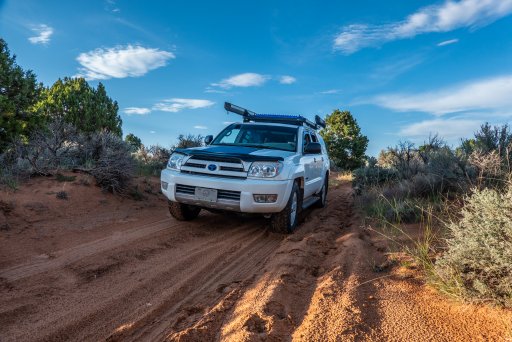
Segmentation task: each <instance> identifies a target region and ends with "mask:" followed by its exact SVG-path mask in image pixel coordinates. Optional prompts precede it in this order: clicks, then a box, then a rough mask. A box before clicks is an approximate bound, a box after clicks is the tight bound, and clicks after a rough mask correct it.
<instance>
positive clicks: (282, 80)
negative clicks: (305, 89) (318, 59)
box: [279, 75, 297, 84]
mask: <svg viewBox="0 0 512 342" xmlns="http://www.w3.org/2000/svg"><path fill="white" fill-rule="evenodd" d="M295 82H297V79H296V78H295V77H293V76H289V75H284V76H281V77H279V83H281V84H292V83H295Z"/></svg>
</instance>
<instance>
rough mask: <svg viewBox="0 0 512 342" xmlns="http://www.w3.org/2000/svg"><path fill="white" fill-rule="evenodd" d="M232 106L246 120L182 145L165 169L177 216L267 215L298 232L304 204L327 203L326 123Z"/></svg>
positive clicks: (276, 226) (278, 226) (276, 225)
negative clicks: (202, 142)
mask: <svg viewBox="0 0 512 342" xmlns="http://www.w3.org/2000/svg"><path fill="white" fill-rule="evenodd" d="M224 107H225V108H226V110H228V111H231V112H233V113H237V114H240V115H242V116H243V119H244V120H243V121H244V122H240V123H233V124H231V125H229V126H227V127H226V128H225V129H224V130H223V131H222V132H220V134H219V135H218V136H217V137H216V138H215V139H213V136H207V137H206V138H205V143H206V146H205V147H197V148H187V149H176V150H175V151H174V153H173V154H172V155H171V157H170V159H169V163H168V164H167V168H166V169H164V170H163V171H162V174H161V186H162V193H163V194H164V195H165V196H166V197H167V198H168V199H169V211H170V213H171V214H172V216H173V217H174V218H176V219H178V220H192V219H194V218H196V217H197V216H198V214H199V212H200V211H201V209H207V210H210V211H234V212H242V213H260V214H264V215H265V216H267V217H270V224H271V228H272V229H273V230H274V231H277V232H283V233H291V232H292V231H293V230H294V229H295V227H296V226H297V222H298V215H299V213H300V211H301V210H302V209H304V208H306V207H309V206H311V205H313V204H316V205H317V206H320V207H324V206H325V204H326V196H327V190H328V184H329V156H328V154H327V149H326V147H325V143H324V141H323V140H322V138H321V137H320V135H319V134H317V133H316V129H317V128H319V127H320V126H322V127H325V123H324V122H323V120H321V119H320V118H319V117H318V116H317V117H316V123H312V122H310V121H309V120H307V119H305V118H304V117H302V116H284V115H267V114H256V113H253V112H250V111H248V110H246V109H243V108H241V107H238V106H234V105H232V104H230V103H226V104H225V105H224Z"/></svg>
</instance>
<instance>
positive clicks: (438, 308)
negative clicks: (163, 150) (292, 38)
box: [0, 176, 512, 341]
mask: <svg viewBox="0 0 512 342" xmlns="http://www.w3.org/2000/svg"><path fill="white" fill-rule="evenodd" d="M79 177H81V176H79ZM145 186H146V187H147V188H148V189H146V190H147V191H148V193H145V195H146V197H147V198H146V199H145V200H144V201H139V202H137V201H133V200H129V199H121V198H119V197H116V196H113V195H110V194H102V193H101V191H100V190H99V189H98V188H96V187H94V186H84V185H81V184H80V183H79V182H78V181H76V182H74V183H65V184H63V183H58V182H56V181H55V180H52V179H37V180H33V181H31V182H30V183H29V184H26V185H23V186H22V187H21V188H20V189H19V190H18V191H17V192H16V193H12V192H6V191H3V192H1V193H0V200H2V201H3V202H2V203H8V204H9V205H11V207H10V208H9V210H6V209H5V208H4V211H5V213H4V214H3V217H4V221H6V222H7V224H8V227H9V228H8V229H4V230H0V293H1V296H0V341H28V340H31V341H56V340H72V341H98V340H108V341H141V340H143V341H161V340H172V341H215V340H222V341H262V340H271V341H290V340H297V341H353V340H358V341H470V340H476V341H505V340H507V339H509V338H511V335H510V334H511V332H512V323H511V322H512V314H511V312H510V311H505V310H498V309H491V308H487V307H477V306H471V305H462V304H456V303H451V302H449V301H448V300H447V299H446V298H443V297H441V296H439V295H438V294H436V293H435V292H434V291H433V290H430V289H429V288H428V287H427V286H425V285H424V284H423V282H422V281H421V279H420V278H418V277H416V276H415V275H411V274H410V273H407V274H405V275H404V274H403V273H401V272H399V270H398V269H396V268H395V269H391V270H385V271H384V272H380V273H376V272H374V266H375V265H379V264H382V263H383V262H384V261H385V260H386V256H385V255H384V252H385V247H386V246H385V241H382V240H381V239H380V238H378V237H377V236H374V235H373V234H372V233H371V232H369V231H368V230H366V229H364V228H363V227H361V225H360V219H359V217H358V216H357V215H356V214H355V213H354V210H353V207H352V206H353V198H352V193H351V189H350V185H349V184H341V185H338V186H337V187H335V188H333V189H332V190H331V191H330V193H329V197H328V200H329V204H328V206H327V208H325V209H315V210H309V211H308V212H307V215H306V217H305V219H304V222H303V223H302V224H301V225H300V227H299V228H298V230H297V231H296V232H295V233H294V234H292V235H289V236H283V235H279V234H274V233H271V232H269V231H268V230H267V229H266V227H267V221H266V220H265V219H262V218H252V217H250V218H247V217H237V216H231V215H215V214H212V213H209V212H204V211H203V212H202V213H201V215H200V217H199V218H198V219H197V220H195V221H192V222H178V221H175V220H174V219H172V218H171V217H170V215H169V214H168V212H167V209H166V202H165V201H164V200H163V198H162V197H161V195H158V194H157V193H156V192H157V191H156V189H157V188H158V184H157V183H156V182H152V183H151V184H146V185H145ZM63 187H65V191H67V192H68V195H69V200H67V201H66V200H59V199H56V198H55V192H56V191H61V190H62V188H63ZM1 223H2V222H0V224H1Z"/></svg>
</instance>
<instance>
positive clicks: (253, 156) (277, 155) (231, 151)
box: [176, 145, 295, 161]
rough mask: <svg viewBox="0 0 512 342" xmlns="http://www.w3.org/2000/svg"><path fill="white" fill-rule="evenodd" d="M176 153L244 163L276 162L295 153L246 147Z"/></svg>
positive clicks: (192, 149)
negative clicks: (238, 160) (233, 159)
mask: <svg viewBox="0 0 512 342" xmlns="http://www.w3.org/2000/svg"><path fill="white" fill-rule="evenodd" d="M176 152H179V153H183V154H185V155H188V156H205V157H208V156H209V157H213V156H216V157H234V158H239V159H241V160H243V161H267V160H268V161H275V160H284V159H285V158H287V157H289V156H292V155H294V154H295V152H290V151H284V150H273V149H267V148H258V147H245V146H220V145H214V146H205V147H195V148H184V149H182V148H178V149H176Z"/></svg>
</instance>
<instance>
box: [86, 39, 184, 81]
mask: <svg viewBox="0 0 512 342" xmlns="http://www.w3.org/2000/svg"><path fill="white" fill-rule="evenodd" d="M173 58H175V55H174V54H173V53H172V52H168V51H162V50H159V49H150V48H145V47H142V46H133V45H127V46H117V47H113V48H108V49H96V50H93V51H89V52H85V53H81V54H80V55H79V56H78V57H77V61H78V62H79V63H80V64H81V65H82V67H81V68H79V75H77V76H83V77H85V78H86V79H88V80H104V79H109V78H125V77H138V76H142V75H145V74H146V73H147V72H149V71H150V70H153V69H157V68H160V67H162V66H165V65H166V63H167V61H168V60H169V59H173Z"/></svg>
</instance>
